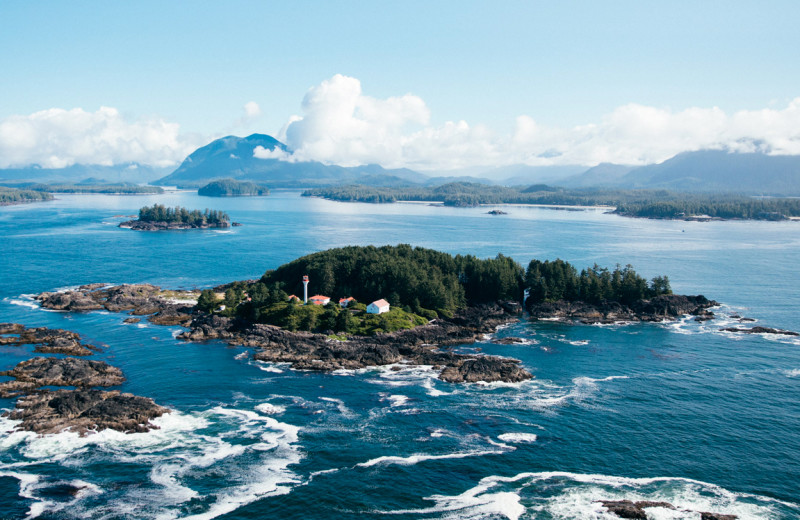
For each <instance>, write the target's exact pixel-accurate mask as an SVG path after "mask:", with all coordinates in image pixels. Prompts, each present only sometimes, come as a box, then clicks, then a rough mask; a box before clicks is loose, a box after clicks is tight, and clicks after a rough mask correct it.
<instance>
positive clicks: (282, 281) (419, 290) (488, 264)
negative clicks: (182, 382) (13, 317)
mask: <svg viewBox="0 0 800 520" xmlns="http://www.w3.org/2000/svg"><path fill="white" fill-rule="evenodd" d="M309 286H310V287H311V289H312V292H314V293H316V294H315V295H314V296H310V297H309V296H308V289H309ZM299 294H302V295H303V296H302V298H301V297H300V296H297V295H299ZM526 294H527V295H528V297H527V299H526V298H525V295H526ZM194 297H195V298H196V303H192V304H189V303H185V301H186V297H185V295H184V297H183V298H180V299H179V300H180V301H181V302H184V303H178V302H175V301H174V300H173V299H172V297H171V296H170V293H168V292H165V291H163V290H161V289H160V288H158V287H155V286H152V285H122V286H115V287H106V286H103V285H88V286H84V287H81V288H79V289H77V290H74V291H66V292H57V293H42V294H40V295H38V296H37V297H36V299H37V300H39V301H40V303H41V305H42V307H44V308H48V309H54V310H68V311H90V310H98V309H106V310H109V311H112V312H120V311H125V310H128V311H131V314H133V315H136V316H145V315H148V316H149V317H148V318H147V319H148V320H149V321H151V322H153V323H157V324H167V325H182V326H185V327H187V328H188V330H186V331H184V332H182V333H181V334H179V335H178V337H179V338H181V339H184V340H187V341H206V340H221V341H225V342H228V343H230V344H235V345H246V346H251V347H254V348H256V353H255V354H254V358H255V359H258V360H263V361H270V362H283V363H290V364H291V365H292V366H293V367H294V368H298V369H306V370H320V371H332V370H338V369H357V368H364V367H368V366H378V365H395V364H406V365H408V364H411V365H430V366H434V367H436V368H437V369H438V370H439V371H440V373H439V378H440V379H442V380H444V381H449V382H455V383H458V382H477V381H486V382H491V381H510V382H517V381H524V380H526V379H530V378H531V377H532V376H531V374H530V372H529V371H528V370H526V369H525V368H523V367H522V366H521V365H520V362H519V361H518V360H515V359H509V358H502V357H497V356H486V355H479V354H472V353H463V352H453V351H449V350H443V348H444V347H449V346H452V345H463V344H469V343H473V342H475V341H476V340H479V339H481V338H482V337H483V336H484V335H485V334H487V333H492V332H494V331H495V330H496V328H497V327H498V326H499V325H502V324H505V323H509V322H511V321H516V320H519V319H520V318H522V317H523V316H524V314H523V308H526V309H527V310H528V311H529V312H530V315H531V316H532V317H534V318H542V317H556V318H564V319H577V320H578V321H585V322H590V323H595V322H606V321H609V320H626V321H627V320H640V321H661V320H665V319H666V320H669V319H676V318H677V317H679V316H682V315H685V314H695V315H697V316H698V317H703V319H711V318H713V314H712V313H710V311H708V308H709V307H712V306H714V305H716V302H714V301H711V300H708V299H706V298H705V297H703V296H679V295H673V294H672V291H671V289H670V286H669V280H668V279H667V277H665V276H659V277H656V278H654V279H653V280H652V281H650V282H647V281H646V280H645V279H644V278H642V277H640V276H639V275H637V274H636V272H635V271H634V270H633V268H632V267H630V266H626V267H625V268H620V267H617V268H616V269H615V270H613V271H609V270H607V269H602V268H600V267H598V266H596V265H595V266H594V267H592V268H589V269H584V270H583V271H581V272H580V274H578V272H577V270H576V269H575V268H574V267H572V266H571V265H570V264H569V263H567V262H564V261H562V260H556V261H554V262H540V261H538V260H533V261H531V263H530V264H529V265H528V267H527V269H524V268H523V267H522V266H521V265H519V264H518V263H517V262H515V261H514V260H513V259H511V258H508V257H505V256H503V255H498V256H497V257H495V258H489V259H479V258H476V257H474V256H472V255H456V256H453V255H450V254H447V253H442V252H439V251H434V250H431V249H424V248H420V247H417V248H413V247H411V246H409V245H405V244H401V245H398V246H382V247H374V246H366V247H356V246H350V247H343V248H336V249H330V250H327V251H321V252H318V253H313V254H310V255H307V256H304V257H301V258H298V259H297V260H294V261H292V262H289V263H287V264H284V265H282V266H280V267H278V268H277V269H275V270H270V271H267V272H266V273H265V274H264V275H263V276H262V277H261V278H260V279H258V280H245V281H237V282H232V283H229V284H226V285H222V286H219V287H215V288H213V289H206V290H204V291H202V292H201V293H199V294H195V295H194ZM366 302H370V303H369V304H368V305H367V304H366ZM573 307H575V308H578V309H580V313H578V312H577V311H573V310H572V309H573ZM565 309H566V310H565ZM609 309H612V310H613V311H614V312H611V311H610V310H609ZM548 313H549V314H548ZM130 319H131V318H128V319H126V321H129V320H130ZM136 319H138V318H136Z"/></svg>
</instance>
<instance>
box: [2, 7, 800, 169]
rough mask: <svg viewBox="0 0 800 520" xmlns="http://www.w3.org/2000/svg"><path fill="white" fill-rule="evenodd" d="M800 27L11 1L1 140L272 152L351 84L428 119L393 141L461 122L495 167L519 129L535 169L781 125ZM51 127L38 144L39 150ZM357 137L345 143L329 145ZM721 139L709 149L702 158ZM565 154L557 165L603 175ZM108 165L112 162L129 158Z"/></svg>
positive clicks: (411, 122)
mask: <svg viewBox="0 0 800 520" xmlns="http://www.w3.org/2000/svg"><path fill="white" fill-rule="evenodd" d="M798 20H800V2H796V1H783V2H779V1H771V2H770V1H767V2H759V3H758V4H756V3H755V2H736V1H727V2H683V1H671V2H649V1H637V2H632V1H631V2H628V1H615V2H590V1H586V2H558V3H556V2H463V1H461V2H449V1H437V2H402V3H399V2H398V3H391V4H390V3H388V2H335V3H334V2H302V1H301V2H281V3H274V2H255V1H251V2H243V1H228V2H126V3H123V2H100V1H85V2H24V1H11V0H9V1H5V2H3V3H2V4H0V49H2V52H0V71H2V79H1V80H0V124H1V123H2V122H3V121H5V122H6V123H8V124H7V125H6V134H8V133H9V132H11V130H14V131H16V129H17V127H16V126H14V127H11V126H9V125H10V123H9V118H13V117H14V116H17V119H14V121H15V122H16V123H15V124H17V123H19V121H20V120H19V117H22V116H25V117H27V116H30V115H31V114H34V113H37V112H40V111H45V110H50V109H63V110H67V111H69V110H73V109H81V110H83V111H85V112H86V113H89V114H94V113H95V112H96V111H97V110H98V109H100V107H113V108H114V109H116V111H117V112H118V114H117V115H116V116H114V117H116V118H118V119H119V121H121V123H120V124H135V123H136V122H137V121H138V122H140V123H141V122H142V121H149V122H150V123H152V122H153V121H161V122H164V123H165V124H169V125H177V130H174V134H175V135H174V136H173V137H174V139H175V140H176V142H179V144H176V145H175V146H177V147H183V148H188V147H190V145H191V146H194V144H196V143H202V142H203V141H204V140H207V139H209V138H213V137H218V136H220V135H224V134H228V133H234V134H240V135H243V134H246V133H250V132H253V131H259V132H264V133H270V134H273V135H277V134H279V133H280V132H281V129H282V128H284V127H285V126H286V124H287V122H289V120H290V117H291V116H293V115H300V116H302V117H306V114H304V113H303V106H302V105H301V103H302V102H303V98H304V96H305V95H306V93H307V91H308V90H309V89H311V88H315V87H319V86H320V85H321V84H322V83H323V82H325V81H327V80H331V79H332V78H334V77H335V75H337V74H339V75H342V76H344V77H347V78H352V79H355V80H357V81H358V82H359V85H360V94H361V95H363V96H366V97H369V98H370V99H375V100H386V99H389V98H392V97H400V96H404V95H406V94H411V95H413V96H415V97H416V98H418V99H420V100H422V102H424V105H425V107H426V109H427V117H415V116H413V117H410V118H408V119H403V121H402V122H401V125H402V126H403V127H404V128H403V130H402V131H400V130H399V129H390V131H389V133H390V134H392V137H393V138H395V139H400V138H403V139H405V141H404V143H405V145H408V142H409V140H410V139H411V137H412V134H413V132H424V131H426V130H429V132H428V133H426V134H425V136H427V138H428V139H432V138H433V137H431V136H434V135H437V136H439V137H438V139H440V140H441V139H443V138H442V137H441V134H442V132H445V133H446V125H448V124H449V123H452V124H458V123H460V122H462V121H463V122H465V123H466V124H467V125H468V132H467V133H470V136H468V137H469V139H472V140H474V139H479V138H481V136H482V138H483V141H486V142H489V141H491V142H492V143H493V144H492V145H491V146H493V147H494V148H493V150H494V152H496V153H495V155H494V156H491V157H489V156H487V157H486V163H487V164H492V163H493V162H492V161H494V162H497V156H498V155H502V153H499V152H498V150H500V151H502V150H506V151H507V150H510V148H508V146H506V148H503V145H502V144H498V143H500V142H501V141H503V140H505V141H508V142H510V141H514V140H515V139H517V137H518V134H519V126H520V121H519V120H518V118H519V117H520V116H525V117H527V118H529V119H530V120H532V121H534V122H535V124H536V125H537V128H540V129H546V130H547V139H542V138H541V135H540V136H539V141H535V139H534V138H533V137H531V139H534V141H535V142H533V145H532V146H531V148H530V149H532V150H535V152H531V153H530V154H528V155H527V156H526V155H525V154H524V153H519V154H517V155H516V156H515V160H518V161H523V162H531V163H535V162H537V161H540V162H541V161H544V160H545V159H544V158H543V157H544V156H547V155H552V153H549V152H548V150H550V149H553V147H554V146H555V147H556V148H558V146H557V141H558V139H563V140H566V141H567V142H570V143H573V144H574V143H576V142H579V141H580V136H579V135H578V136H576V134H575V132H576V130H575V129H576V128H579V127H585V126H587V125H588V126H592V125H597V126H603V125H604V124H606V123H604V121H607V120H608V119H609V118H611V119H613V114H614V113H615V111H616V110H618V109H619V108H620V107H626V106H630V105H635V106H641V107H648V108H652V109H656V110H660V111H665V112H666V113H668V114H670V115H673V116H675V115H680V114H681V113H683V112H684V111H686V110H692V109H702V110H706V111H708V110H712V109H714V108H715V107H717V108H718V109H719V110H720V111H722V112H723V113H724V114H725V116H726V117H727V118H728V119H729V120H730V119H733V118H734V116H735V114H737V113H740V112H757V111H761V110H765V109H766V110H774V111H776V113H779V114H780V113H783V112H785V111H786V109H787V107H789V106H790V105H791V103H793V100H795V99H796V98H798V97H800V67H798V66H797V63H798V62H800V31H798V29H797V22H798ZM248 102H254V103H255V104H257V105H258V107H259V110H253V111H251V114H250V117H247V116H246V115H245V112H244V110H243V106H244V105H245V104H246V103H248ZM251 106H254V105H251ZM358 106H361V105H358ZM76 117H77V116H76ZM792 117H793V116H792ZM401 119H402V118H401ZM793 121H794V119H790V120H789V121H788V122H787V121H783V122H782V123H781V124H784V125H786V126H787V127H790V126H792V125H791V124H790V123H791V122H793ZM59 124H60V125H61V126H63V124H65V123H63V124H62V123H59ZM148 124H149V123H148ZM78 126H80V125H78ZM140 126H141V125H140ZM145 126H147V125H145ZM306 126H313V125H310V124H309V125H306ZM56 127H57V128H56V129H53V128H50V127H48V128H46V129H42V128H40V127H37V129H36V130H35V132H38V133H37V136H36V139H37V140H38V141H36V142H37V143H41V142H42V140H43V139H44V138H45V137H46V136H42V135H39V134H41V133H47V132H57V131H58V128H61V127H60V126H58V125H56ZM171 128H173V127H171ZM10 129H11V130H10ZM319 130H320V132H321V131H323V130H325V129H319ZM476 132H477V133H478V134H481V136H475V135H473V134H475V133H476ZM737 132H738V133H737ZM737 132H733V134H735V136H737V138H741V135H740V134H741V131H739V130H737ZM754 132H755V133H754V135H753V139H761V138H763V136H762V135H761V134H760V133H759V132H761V133H764V132H766V130H765V129H756V130H754ZM579 133H580V132H579ZM730 133H731V132H728V134H730ZM295 134H297V136H296V139H298V141H297V142H296V143H295V146H296V147H298V148H303V147H304V145H305V144H306V142H305V141H303V140H302V139H310V138H313V135H314V132H311V134H312V135H311V137H308V136H306V137H303V136H300V135H299V133H298V132H295ZM461 134H464V131H463V128H462V129H461ZM555 134H558V135H555ZM733 134H731V135H733ZM448 135H450V134H448ZM726 135H727V134H726ZM353 137H354V136H353V134H348V135H342V136H339V138H337V139H339V140H337V141H336V144H340V141H341V140H345V139H352V138H353ZM355 137H356V138H357V137H358V135H356V136H355ZM462 137H463V135H462ZM529 137H530V136H529ZM796 137H797V136H796V134H793V135H786V136H783V139H784V141H785V140H787V139H788V140H789V141H791V142H793V141H794V139H795V138H796ZM2 138H3V134H2V132H0V140H2ZM450 138H452V135H451V136H450V137H448V139H450ZM720 139H722V138H720V137H719V135H717V136H716V137H715V138H714V139H711V136H707V138H706V140H705V141H703V140H702V139H701V140H700V142H699V143H695V144H696V145H707V144H708V143H709V142H712V144H713V142H716V141H720ZM576 140H577V141H576ZM722 140H724V139H722ZM362 141H363V139H362ZM483 141H481V142H483ZM517 141H519V140H518V139H517ZM15 142H16V141H15ZM468 142H469V143H473V144H474V141H468ZM777 142H778V141H776V143H777ZM554 143H556V144H554ZM12 144H14V143H10V142H6V144H5V147H4V145H3V143H2V141H0V154H2V153H6V154H7V155H14V156H15V157H17V159H15V160H16V161H24V160H25V159H26V158H27V157H29V156H30V157H34V158H35V157H36V154H35V153H34V154H33V155H31V154H27V155H26V154H23V153H16V152H14V153H13V154H12V152H11V151H9V149H11V147H12ZM17 144H18V147H17V149H20V148H19V146H22V145H20V144H19V143H17ZM27 144H30V143H26V145H27ZM312 144H313V143H312ZM362 144H363V143H362ZM537 144H538V146H537ZM367 145H368V146H373V147H375V146H378V145H376V144H375V143H372V144H371V145H370V143H367ZM380 146H384V147H385V143H383V144H381V145H380ZM398 146H399V145H398ZM487 146H489V145H487ZM598 146H599V145H598ZM776 146H777V148H773V149H774V150H777V151H778V152H782V153H787V152H793V151H794V150H795V148H793V146H794V145H793V144H792V145H791V146H789V147H788V148H787V147H784V148H785V149H782V148H780V145H776ZM689 147H690V148H691V146H689ZM308 148H309V150H311V149H314V146H311V145H309V146H308ZM323 148H325V147H321V146H317V147H316V149H317V150H318V152H316V153H319V150H320V149H323ZM357 148H358V147H357ZM678 148H680V146H678ZM50 151H53V150H50ZM151 151H152V150H151ZM671 151H672V148H670V150H661V151H656V152H653V153H646V152H642V153H639V155H635V156H631V157H630V158H629V159H631V160H633V161H634V162H635V161H637V160H639V159H641V160H642V161H645V160H648V159H652V158H653V157H656V156H659V154H661V155H664V154H666V153H671ZM56 152H58V151H57V150H56V151H55V152H53V153H56ZM351 152H352V151H351ZM450 152H451V153H453V150H450ZM494 152H493V153H494ZM58 153H60V152H58ZM175 153H176V154H177V155H174V157H177V156H178V155H180V153H183V150H180V153H179V151H177V150H176V151H175ZM434 153H436V149H431V150H427V151H423V150H421V149H420V146H417V149H415V152H414V153H412V154H410V155H409V156H403V155H402V154H398V153H393V154H389V155H387V156H385V157H383V158H384V159H385V161H390V162H394V163H395V164H408V165H412V166H417V167H424V166H426V165H430V166H431V167H437V166H438V167H447V166H448V165H451V166H453V167H456V166H459V165H458V164H455V163H452V162H447V161H445V162H443V163H442V164H438V165H436V164H434V163H435V162H436V161H433V159H432V158H430V157H427V155H426V154H428V155H430V154H434ZM557 153H561V154H562V156H563V157H564V158H563V160H562V161H575V160H582V161H583V162H587V163H590V162H593V161H596V160H597V159H598V158H602V157H601V155H602V154H599V153H595V154H594V155H592V154H588V155H587V154H586V153H584V154H583V155H580V156H575V157H572V158H570V156H569V155H568V154H567V155H564V153H563V150H560V149H559V150H557ZM797 153H800V151H799V152H797ZM56 154H57V153H56ZM87 154H88V152H87ZM51 155H52V154H51ZM100 155H102V154H100ZM156 155H157V154H156ZM356 155H358V154H356ZM489 155H491V154H489ZM512 155H513V154H512ZM111 156H113V157H111ZM111 156H109V157H111V159H109V158H105V159H104V160H105V161H108V160H112V161H113V160H115V159H114V157H123V156H124V153H123V154H122V155H119V154H118V155H116V156H114V155H113V154H111ZM423 156H425V157H423ZM81 157H83V156H81ZM164 157H165V159H164V160H165V161H166V160H167V159H166V157H167V156H166V155H165V156H164ZM170 157H173V156H170ZM426 157H427V158H426ZM526 157H527V160H526ZM306 158H319V159H322V160H328V161H330V162H348V161H347V160H346V159H347V158H346V157H345V158H343V157H342V156H341V154H340V155H337V156H324V154H323V156H315V155H314V153H312V152H308V153H306ZM373 158H377V159H381V158H382V156H381V154H380V153H378V152H374V153H373V152H371V153H369V154H366V155H364V156H363V157H355V158H354V162H359V161H361V160H362V159H363V160H367V159H373ZM537 158H538V159H537ZM609 158H610V159H615V158H617V157H616V156H615V155H614V154H611V155H610V156H609ZM618 158H619V159H626V157H624V156H620V157H618ZM77 159H80V157H78V158H76V160H77ZM81 160H85V158H84V159H81ZM385 161H384V162H385ZM415 161H416V162H415ZM426 161H427V162H426ZM431 161H433V162H431ZM5 162H6V163H9V161H8V160H6V161H5ZM351 162H353V161H351ZM628 162H630V161H628ZM429 163H430V164H429ZM0 165H4V164H3V161H2V157H0ZM5 165H7V164H5Z"/></svg>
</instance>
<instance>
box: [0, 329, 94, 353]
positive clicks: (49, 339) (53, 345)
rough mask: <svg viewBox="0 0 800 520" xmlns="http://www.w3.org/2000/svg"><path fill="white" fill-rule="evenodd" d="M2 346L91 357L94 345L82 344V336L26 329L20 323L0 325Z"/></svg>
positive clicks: (56, 330) (66, 332)
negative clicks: (28, 346)
mask: <svg viewBox="0 0 800 520" xmlns="http://www.w3.org/2000/svg"><path fill="white" fill-rule="evenodd" d="M0 345H36V348H35V349H34V352H38V353H41V354H66V355H69V356H91V355H92V351H93V350H98V348H97V347H95V346H93V345H86V344H83V343H81V341H80V335H78V334H76V333H75V332H71V331H68V330H63V329H48V328H45V327H36V328H31V329H28V328H25V326H24V325H21V324H19V323H0Z"/></svg>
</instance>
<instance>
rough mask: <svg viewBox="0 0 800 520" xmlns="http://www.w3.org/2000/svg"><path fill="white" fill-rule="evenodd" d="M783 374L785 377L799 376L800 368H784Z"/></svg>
mask: <svg viewBox="0 0 800 520" xmlns="http://www.w3.org/2000/svg"><path fill="white" fill-rule="evenodd" d="M785 374H786V376H787V377H800V368H795V369H794V370H786V371H785Z"/></svg>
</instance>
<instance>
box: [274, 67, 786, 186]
mask: <svg viewBox="0 0 800 520" xmlns="http://www.w3.org/2000/svg"><path fill="white" fill-rule="evenodd" d="M301 108H302V115H299V116H292V118H291V119H290V120H289V121H288V122H287V123H286V125H285V126H284V129H283V130H282V131H281V134H280V137H281V138H282V139H283V140H285V142H286V143H287V144H288V145H289V147H290V148H291V149H292V150H293V151H294V152H293V155H292V160H317V161H322V162H326V163H334V164H341V165H356V164H367V163H380V164H382V165H384V166H387V167H410V168H417V169H421V170H432V169H436V170H448V169H457V168H464V167H470V166H489V167H490V166H505V165H511V164H529V165H542V166H544V165H565V164H584V165H596V164H598V163H601V162H612V163H620V164H648V163H654V162H661V161H663V160H666V159H668V158H670V157H672V156H674V155H676V154H678V153H680V152H685V151H694V150H701V149H728V150H731V151H736V152H752V151H762V152H766V153H771V154H776V155H781V154H788V155H797V154H800V98H797V99H795V100H793V101H792V102H791V103H789V105H788V106H787V107H785V108H782V109H778V110H775V109H763V110H755V111H747V110H745V111H740V112H736V113H734V114H730V115H729V114H726V113H725V112H724V111H722V110H720V109H719V108H716V107H712V108H688V109H685V110H681V111H672V110H669V109H665V108H656V107H649V106H643V105H638V104H629V105H625V106H621V107H619V108H617V109H616V110H614V111H613V112H611V113H610V114H608V115H606V116H605V117H604V118H602V120H601V121H600V122H597V123H592V124H586V125H581V126H575V127H571V128H558V127H548V126H542V125H540V124H538V123H537V122H536V120H535V119H534V118H532V117H530V116H527V115H521V116H519V117H517V119H516V124H515V127H514V130H513V132H512V133H511V134H506V135H500V134H497V133H495V132H493V131H492V130H490V129H488V128H486V127H485V126H483V125H480V124H477V125H471V124H468V123H467V122H466V121H463V120H462V121H448V122H445V123H444V124H441V125H431V124H430V123H429V121H430V110H429V109H428V107H427V106H426V104H425V102H424V101H423V100H422V99H420V98H419V97H417V96H414V95H411V94H406V95H404V96H401V97H390V98H387V99H376V98H373V97H369V96H365V95H364V94H363V93H362V89H361V83H360V81H359V80H358V79H356V78H351V77H347V76H342V75H336V76H334V77H332V78H330V79H328V80H325V81H323V82H322V83H321V84H320V85H318V86H315V87H313V88H311V89H310V90H309V91H308V93H307V94H306V96H305V98H304V99H303V103H302V107H301Z"/></svg>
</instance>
